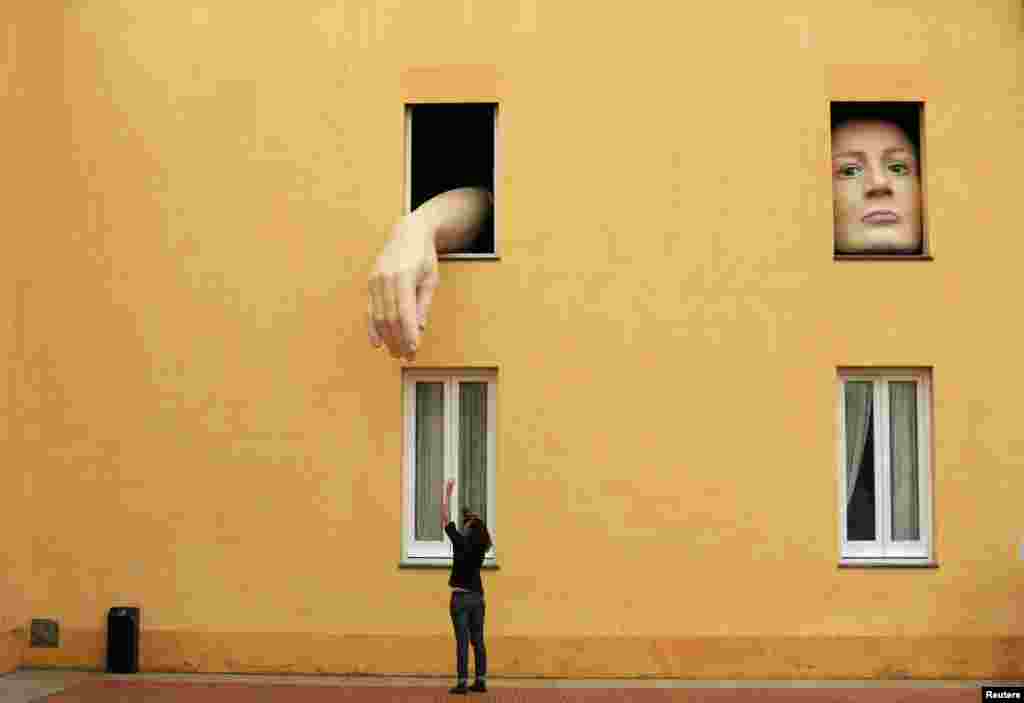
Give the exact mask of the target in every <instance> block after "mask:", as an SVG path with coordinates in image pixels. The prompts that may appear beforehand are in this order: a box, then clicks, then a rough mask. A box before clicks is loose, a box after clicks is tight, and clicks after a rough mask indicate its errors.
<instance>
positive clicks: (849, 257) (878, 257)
mask: <svg viewBox="0 0 1024 703" xmlns="http://www.w3.org/2000/svg"><path fill="white" fill-rule="evenodd" d="M832 260H833V261H934V260H935V259H934V257H933V256H932V255H931V254H833V255H832Z"/></svg>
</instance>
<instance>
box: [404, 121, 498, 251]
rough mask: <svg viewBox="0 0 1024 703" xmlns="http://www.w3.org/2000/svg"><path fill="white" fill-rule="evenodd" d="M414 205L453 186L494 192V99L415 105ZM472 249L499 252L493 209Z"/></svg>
mask: <svg viewBox="0 0 1024 703" xmlns="http://www.w3.org/2000/svg"><path fill="white" fill-rule="evenodd" d="M409 110H410V112H411V117H410V121H411V127H410V130H411V134H410V141H411V151H412V153H411V154H410V159H411V166H410V179H409V188H410V201H409V204H410V211H411V210H415V209H416V208H417V207H419V206H420V205H422V204H423V203H425V202H426V201H427V200H430V199H431V198H433V197H434V196H435V195H440V194H441V193H444V192H445V191H448V190H452V189H454V188H467V187H474V188H486V189H487V190H488V191H489V192H490V193H491V194H492V195H493V193H494V119H495V112H496V110H497V106H496V105H495V104H493V103H473V104H439V105H438V104H430V105H410V106H409ZM450 253H467V254H470V253H471V254H494V253H495V247H494V214H493V210H492V213H491V216H490V217H488V218H487V221H486V222H484V225H483V228H482V229H481V232H480V234H479V236H477V238H476V239H475V240H474V241H473V243H472V244H471V245H470V247H469V248H467V249H465V250H464V251H461V252H450Z"/></svg>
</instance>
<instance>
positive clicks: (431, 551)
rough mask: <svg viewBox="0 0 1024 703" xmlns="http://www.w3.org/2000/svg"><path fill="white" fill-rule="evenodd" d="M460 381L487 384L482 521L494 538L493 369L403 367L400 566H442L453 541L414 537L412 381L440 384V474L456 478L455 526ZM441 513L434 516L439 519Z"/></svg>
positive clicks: (455, 497)
mask: <svg viewBox="0 0 1024 703" xmlns="http://www.w3.org/2000/svg"><path fill="white" fill-rule="evenodd" d="M463 382H470V383H480V382H485V383H487V467H486V471H487V515H485V516H484V521H485V522H486V523H487V529H488V531H489V532H490V533H491V537H492V538H494V536H495V534H496V531H495V530H496V510H495V495H496V490H495V476H496V473H497V472H496V466H497V461H496V449H497V425H498V423H497V407H498V403H497V400H498V399H497V387H498V374H497V370H496V369H451V370H445V369H404V370H403V378H402V398H403V403H402V415H403V443H402V491H403V511H402V562H401V563H402V565H404V566H444V567H450V566H451V563H452V544H451V540H449V539H448V538H447V537H445V536H442V538H441V541H440V542H427V541H422V540H417V539H416V538H415V537H416V519H415V518H416V513H415V510H416V497H415V496H416V384H417V383H444V384H445V385H444V427H445V432H446V435H445V446H444V477H445V480H447V479H449V478H455V479H456V484H455V490H454V492H453V493H452V500H451V504H450V506H449V508H450V510H451V511H452V513H451V514H453V515H454V518H453V519H454V521H455V522H456V525H458V515H457V514H455V513H456V511H457V510H458V508H459V506H460V505H461V503H460V502H459V500H460V490H461V487H460V486H459V483H458V480H457V479H458V473H459V457H458V447H459V393H458V384H459V383H463ZM439 518H440V515H435V516H433V519H439ZM496 564H497V553H496V551H495V548H494V546H492V547H491V549H490V550H488V552H487V554H486V555H484V566H485V567H486V566H491V567H493V566H495V565H496Z"/></svg>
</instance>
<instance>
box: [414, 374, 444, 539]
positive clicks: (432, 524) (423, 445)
mask: <svg viewBox="0 0 1024 703" xmlns="http://www.w3.org/2000/svg"><path fill="white" fill-rule="evenodd" d="M444 442H445V437H444V383H417V384H416V469H415V485H416V517H415V520H416V539H417V540H424V541H432V542H439V541H441V539H442V529H441V493H442V491H443V490H444Z"/></svg>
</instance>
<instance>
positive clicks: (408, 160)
mask: <svg viewBox="0 0 1024 703" xmlns="http://www.w3.org/2000/svg"><path fill="white" fill-rule="evenodd" d="M442 102H444V103H445V104H454V105H474V104H478V103H477V101H471V100H459V101H442ZM435 104H438V101H430V102H409V103H406V104H405V199H404V201H403V210H402V212H403V214H406V215H408V214H409V211H410V210H411V209H412V109H413V108H414V107H416V106H417V105H435ZM485 104H487V105H491V107H492V108H493V113H492V115H491V120H492V122H493V123H494V158H493V161H494V179H493V180H494V189H493V190H492V191H491V196H492V197H493V203H494V209H495V212H497V208H498V203H500V202H501V196H500V195H499V193H498V188H499V183H500V179H499V178H498V174H499V173H500V171H499V163H498V161H499V152H500V142H499V141H498V137H499V133H498V107H499V105H498V103H497V102H494V101H490V100H488V101H485ZM492 220H493V224H494V251H493V252H486V253H479V254H478V253H472V252H456V253H450V254H439V255H438V257H437V258H438V259H439V260H441V261H444V260H446V259H500V258H501V256H500V251H499V249H498V246H499V245H498V241H499V238H498V218H497V217H493V218H492Z"/></svg>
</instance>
